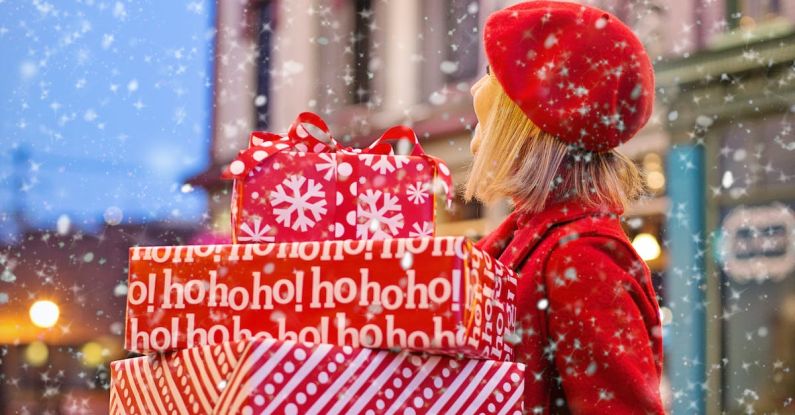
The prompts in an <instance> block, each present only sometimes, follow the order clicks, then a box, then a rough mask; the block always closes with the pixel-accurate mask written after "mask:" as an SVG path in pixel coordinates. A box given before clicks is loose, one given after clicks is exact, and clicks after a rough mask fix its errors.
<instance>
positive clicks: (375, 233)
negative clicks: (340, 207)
mask: <svg viewBox="0 0 795 415" xmlns="http://www.w3.org/2000/svg"><path fill="white" fill-rule="evenodd" d="M356 214H357V215H356V216H357V217H358V218H359V223H358V224H357V225H356V237H357V238H359V239H389V238H394V237H395V235H397V234H398V232H399V231H400V229H402V228H403V213H401V206H400V204H399V203H398V197H397V196H394V195H392V194H389V193H382V192H381V191H380V190H372V189H368V190H367V191H366V192H365V193H364V194H360V195H359V207H358V209H357V211H356Z"/></svg>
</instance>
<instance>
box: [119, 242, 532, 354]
mask: <svg viewBox="0 0 795 415" xmlns="http://www.w3.org/2000/svg"><path fill="white" fill-rule="evenodd" d="M516 282H517V280H516V274H515V273H514V272H513V271H512V270H510V269H509V268H507V267H505V266H504V265H502V264H501V263H499V262H498V261H496V260H494V259H493V258H491V257H490V256H489V255H488V254H485V253H483V252H482V251H480V250H479V249H477V248H475V247H474V246H473V244H472V242H471V241H469V240H467V239H466V238H464V237H437V238H411V239H403V238H402V239H386V240H348V241H324V242H292V243H278V244H277V243H273V244H236V245H197V246H161V247H134V248H130V266H129V286H128V287H129V288H128V293H127V321H126V322H127V329H126V333H125V334H126V336H125V347H126V348H127V349H128V350H131V351H136V352H141V353H145V352H150V351H163V350H174V349H182V348H187V347H192V346H198V345H205V344H218V343H222V342H226V341H240V340H246V339H247V338H250V337H252V336H266V337H273V338H276V339H279V340H294V341H302V342H310V343H329V344H335V345H339V346H354V347H369V348H380V349H387V348H407V349H411V350H417V351H425V352H432V353H441V354H463V355H465V356H467V357H474V358H484V359H493V360H510V359H511V358H512V356H513V347H512V346H513V345H512V344H510V343H509V342H508V341H506V336H507V337H508V339H511V338H512V336H508V335H509V334H511V333H512V332H513V330H514V325H515V315H516V310H515V305H514V301H515V297H516Z"/></svg>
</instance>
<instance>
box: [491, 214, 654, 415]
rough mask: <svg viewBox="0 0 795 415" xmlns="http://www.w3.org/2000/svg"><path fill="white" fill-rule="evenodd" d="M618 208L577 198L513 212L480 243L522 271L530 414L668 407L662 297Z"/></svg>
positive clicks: (520, 303) (523, 357) (520, 314)
mask: <svg viewBox="0 0 795 415" xmlns="http://www.w3.org/2000/svg"><path fill="white" fill-rule="evenodd" d="M621 213H622V211H621V209H599V208H594V207H585V206H583V205H580V204H578V203H574V202H562V203H556V204H552V205H550V206H548V208H547V209H546V210H545V211H543V212H541V213H539V214H534V215H527V214H521V213H517V212H514V213H513V214H511V215H510V216H509V217H508V218H507V219H506V220H505V221H504V222H503V223H502V224H501V225H500V227H499V228H497V229H496V230H495V231H494V232H492V233H491V234H490V235H488V236H486V237H485V238H484V239H482V240H481V241H479V242H478V244H477V245H478V247H480V248H482V249H484V250H486V251H487V252H489V253H490V254H491V255H493V256H494V257H496V258H498V259H499V260H500V261H501V262H503V263H504V264H506V265H507V266H509V267H511V268H513V269H514V270H516V271H517V272H519V274H520V279H519V293H518V299H517V327H519V332H518V335H519V337H517V340H518V341H519V343H518V344H517V345H516V356H517V360H518V361H520V362H522V363H525V364H526V365H527V369H526V371H525V409H526V410H527V411H528V413H530V414H557V413H563V414H565V413H572V414H664V410H663V405H662V402H661V398H660V391H659V386H660V377H661V375H662V359H663V350H662V330H661V324H660V314H659V305H658V303H657V297H656V294H655V292H654V288H653V287H652V283H651V277H650V275H649V269H648V267H647V266H646V264H645V262H644V261H643V260H642V259H641V258H640V257H639V256H638V254H637V253H636V252H635V250H634V249H633V248H632V245H631V244H630V242H629V240H628V239H627V236H626V235H625V234H624V231H623V230H622V229H621V226H620V223H619V219H618V218H619V215H620V214H621Z"/></svg>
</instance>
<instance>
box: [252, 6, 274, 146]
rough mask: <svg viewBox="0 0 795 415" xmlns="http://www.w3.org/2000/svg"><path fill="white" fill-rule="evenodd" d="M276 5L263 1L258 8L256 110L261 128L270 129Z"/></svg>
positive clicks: (257, 123)
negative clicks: (269, 113) (269, 109)
mask: <svg viewBox="0 0 795 415" xmlns="http://www.w3.org/2000/svg"><path fill="white" fill-rule="evenodd" d="M274 7H275V6H274V2H273V1H263V2H261V3H259V4H258V10H257V13H258V16H257V28H256V30H257V32H256V33H257V34H256V37H257V93H256V95H254V111H255V114H256V117H257V120H256V125H257V129H259V130H267V129H268V119H269V116H268V108H269V106H270V84H271V75H270V72H271V49H272V37H273V18H274V16H275V10H274Z"/></svg>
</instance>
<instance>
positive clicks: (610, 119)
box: [483, 1, 654, 151]
mask: <svg viewBox="0 0 795 415" xmlns="http://www.w3.org/2000/svg"><path fill="white" fill-rule="evenodd" d="M483 36H484V43H485V48H486V57H487V58H488V62H489V66H490V68H491V71H492V73H493V74H494V76H495V77H496V78H497V80H498V81H499V82H500V84H501V85H502V87H503V89H504V90H505V92H506V94H507V95H508V97H510V98H511V100H513V101H514V102H515V103H516V104H517V105H519V107H520V108H521V109H522V111H524V113H525V114H527V116H528V118H530V120H531V121H533V123H535V124H536V125H537V126H538V127H539V128H541V129H542V130H543V131H545V132H547V133H549V134H552V135H555V136H557V137H558V138H559V139H560V140H562V141H564V142H566V143H568V144H574V145H580V146H582V147H584V148H585V149H587V150H591V151H606V150H610V149H612V148H614V147H616V146H618V145H619V144H621V143H623V142H625V141H627V140H629V139H630V138H632V136H633V135H635V133H637V132H638V130H640V129H641V127H643V125H644V124H646V121H648V119H649V116H650V115H651V110H652V104H653V102H654V72H653V69H652V65H651V62H650V61H649V57H648V55H646V51H645V50H644V49H643V45H642V44H641V43H640V40H638V38H637V37H636V36H635V35H634V34H633V33H632V30H630V29H629V28H628V27H627V26H626V25H625V24H624V23H622V22H621V21H619V20H618V19H617V18H616V17H615V16H613V15H611V14H610V13H607V12H605V11H602V10H599V9H597V8H594V7H589V6H583V5H580V4H575V3H563V2H556V1H532V2H526V3H520V4H517V5H515V6H512V7H508V8H506V9H503V10H499V11H497V12H495V13H493V14H492V15H491V16H489V18H488V19H487V20H486V27H485V30H484V34H483Z"/></svg>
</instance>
